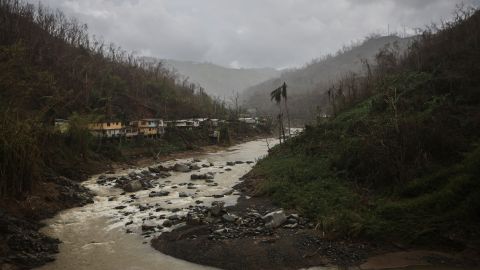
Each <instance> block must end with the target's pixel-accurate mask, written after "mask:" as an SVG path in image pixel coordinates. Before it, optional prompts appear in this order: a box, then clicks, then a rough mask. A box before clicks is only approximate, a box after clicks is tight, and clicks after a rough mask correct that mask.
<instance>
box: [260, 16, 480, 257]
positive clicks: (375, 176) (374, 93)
mask: <svg viewBox="0 0 480 270" xmlns="http://www.w3.org/2000/svg"><path fill="white" fill-rule="evenodd" d="M479 52H480V12H479V11H475V12H474V11H471V12H470V11H468V12H462V11H460V12H459V13H458V16H457V18H456V20H455V21H454V22H451V23H447V24H445V25H443V27H442V28H441V30H439V31H437V32H432V31H425V33H424V34H423V35H422V36H421V37H419V38H418V40H416V41H415V42H414V43H413V44H412V46H411V47H410V49H409V50H408V52H407V53H406V54H405V55H401V54H397V53H396V52H395V50H392V49H391V48H388V49H386V50H384V51H382V52H380V53H379V55H378V57H377V65H376V66H375V67H368V68H369V72H368V73H367V74H366V75H365V76H364V77H362V78H357V83H356V84H355V85H352V87H351V88H350V89H349V90H350V91H345V89H348V88H345V87H341V86H342V85H343V86H345V85H346V82H345V81H341V82H339V84H338V85H337V86H336V87H335V88H334V89H332V92H331V93H330V97H331V99H330V101H331V104H332V109H333V110H336V112H335V114H336V116H335V117H333V118H331V119H328V120H325V121H319V122H318V124H317V125H316V126H307V127H306V130H305V132H304V134H302V135H301V136H299V137H296V138H293V139H291V140H289V141H287V143H286V144H284V145H281V146H277V147H275V148H274V149H273V150H272V153H271V155H269V156H268V157H267V158H265V159H264V160H262V161H260V162H259V163H258V165H257V166H256V168H255V169H254V171H253V172H252V173H253V174H255V175H257V176H263V178H265V181H263V182H261V183H259V189H258V190H259V192H260V193H264V194H269V195H271V196H272V198H273V199H274V200H275V201H276V202H278V203H279V204H281V205H282V206H284V207H287V208H296V209H299V210H300V211H302V212H303V213H305V214H306V215H308V216H310V217H312V218H314V219H316V220H317V221H318V222H319V224H320V228H323V230H324V231H325V232H326V233H330V234H332V235H336V236H340V237H363V238H371V239H375V240H387V241H398V242H404V243H407V244H408V243H410V244H412V243H413V244H420V245H445V246H449V247H454V248H462V247H465V246H466V245H470V244H478V243H480V232H479V229H478V228H480V182H479V179H480V169H479V168H480V146H479V142H480V118H479V116H480V69H479V68H478V62H480V54H479Z"/></svg>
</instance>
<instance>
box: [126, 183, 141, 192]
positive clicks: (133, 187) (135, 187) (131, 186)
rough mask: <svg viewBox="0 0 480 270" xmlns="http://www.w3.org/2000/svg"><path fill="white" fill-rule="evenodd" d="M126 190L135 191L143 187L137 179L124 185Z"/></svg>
mask: <svg viewBox="0 0 480 270" xmlns="http://www.w3.org/2000/svg"><path fill="white" fill-rule="evenodd" d="M123 189H124V190H125V191H126V192H137V191H139V190H141V189H143V185H142V182H140V181H139V180H134V181H131V182H129V183H127V184H126V185H125V187H124V188H123Z"/></svg>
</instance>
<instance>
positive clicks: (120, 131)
mask: <svg viewBox="0 0 480 270" xmlns="http://www.w3.org/2000/svg"><path fill="white" fill-rule="evenodd" d="M238 121H239V122H242V123H245V124H247V125H250V126H252V127H256V126H257V125H259V124H262V123H264V122H265V120H264V119H260V118H257V117H256V118H252V117H240V118H238ZM228 123H229V122H228V121H227V120H220V119H211V118H194V119H183V120H169V121H164V120H163V119H161V118H145V119H140V120H135V121H130V122H129V123H128V124H125V123H123V122H121V121H101V122H95V123H90V124H88V129H89V131H90V133H91V134H92V135H93V136H95V137H98V138H112V139H113V138H135V137H139V136H140V137H151V138H157V137H161V136H163V135H164V134H165V131H166V129H167V128H176V129H183V130H193V129H200V128H208V129H209V130H211V135H210V136H211V137H218V136H219V134H220V133H219V131H218V127H220V126H221V125H224V124H228ZM69 126H70V125H69V120H65V119H55V130H56V131H58V132H60V133H66V132H67V131H68V129H69Z"/></svg>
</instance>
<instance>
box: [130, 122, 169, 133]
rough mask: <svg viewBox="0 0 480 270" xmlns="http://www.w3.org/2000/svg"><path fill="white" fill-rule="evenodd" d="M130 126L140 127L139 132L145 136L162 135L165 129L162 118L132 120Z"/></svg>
mask: <svg viewBox="0 0 480 270" xmlns="http://www.w3.org/2000/svg"><path fill="white" fill-rule="evenodd" d="M130 126H132V127H136V128H138V133H139V134H141V135H143V136H156V135H162V134H163V133H164V131H165V129H164V127H165V126H164V122H163V120H162V119H156V118H147V119H141V120H138V121H132V122H130Z"/></svg>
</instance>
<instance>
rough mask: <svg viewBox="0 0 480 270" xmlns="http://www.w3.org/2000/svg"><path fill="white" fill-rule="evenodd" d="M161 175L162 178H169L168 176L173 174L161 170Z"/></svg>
mask: <svg viewBox="0 0 480 270" xmlns="http://www.w3.org/2000/svg"><path fill="white" fill-rule="evenodd" d="M159 176H160V178H167V177H170V176H172V174H171V173H169V172H160V173H159Z"/></svg>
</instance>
